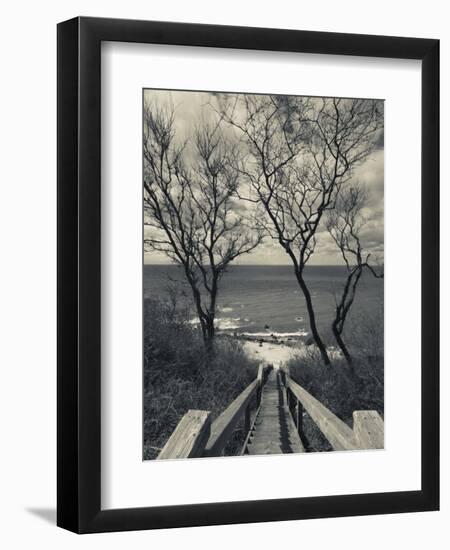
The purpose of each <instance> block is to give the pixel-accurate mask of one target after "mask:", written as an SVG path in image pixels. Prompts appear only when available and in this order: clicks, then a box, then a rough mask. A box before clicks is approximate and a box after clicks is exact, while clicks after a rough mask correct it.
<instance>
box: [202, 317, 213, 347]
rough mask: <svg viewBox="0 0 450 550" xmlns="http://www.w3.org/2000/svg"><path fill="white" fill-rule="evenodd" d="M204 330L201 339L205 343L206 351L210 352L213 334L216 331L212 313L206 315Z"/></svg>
mask: <svg viewBox="0 0 450 550" xmlns="http://www.w3.org/2000/svg"><path fill="white" fill-rule="evenodd" d="M205 325H206V326H205V332H204V334H203V341H204V343H205V348H206V351H207V352H208V353H212V352H213V350H214V336H215V333H216V329H215V326H214V317H213V316H212V315H208V316H207V317H206V323H205Z"/></svg>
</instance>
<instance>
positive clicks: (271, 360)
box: [242, 340, 301, 369]
mask: <svg viewBox="0 0 450 550" xmlns="http://www.w3.org/2000/svg"><path fill="white" fill-rule="evenodd" d="M242 344H243V347H244V350H245V352H246V353H247V354H248V355H249V356H250V357H251V358H252V359H257V360H258V361H261V362H263V363H266V364H269V365H273V366H274V367H275V368H276V369H278V368H280V367H281V365H282V364H283V363H286V362H287V361H289V359H292V358H293V357H295V356H296V355H299V353H301V350H300V348H298V347H295V348H294V347H291V346H287V345H286V344H277V343H272V342H262V343H261V344H260V343H259V342H256V341H249V340H246V341H244V342H243V343H242Z"/></svg>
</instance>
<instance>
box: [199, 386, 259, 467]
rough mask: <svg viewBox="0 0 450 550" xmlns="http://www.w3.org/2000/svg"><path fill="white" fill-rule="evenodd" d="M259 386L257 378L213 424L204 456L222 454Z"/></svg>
mask: <svg viewBox="0 0 450 550" xmlns="http://www.w3.org/2000/svg"><path fill="white" fill-rule="evenodd" d="M259 385H260V382H259V380H258V379H257V378H255V380H253V382H252V383H251V384H249V385H248V386H247V387H246V388H245V390H244V391H243V392H242V393H241V394H239V395H238V396H237V397H236V399H235V400H234V401H232V403H231V404H230V405H229V406H228V407H227V408H226V409H225V410H224V411H223V413H222V414H221V415H220V416H219V417H218V418H216V420H215V421H214V422H213V423H212V426H211V435H210V437H209V439H208V442H207V443H206V447H205V452H204V456H218V455H220V454H221V453H222V451H223V450H224V448H225V445H226V444H227V441H228V439H229V438H230V436H231V434H232V432H233V430H234V428H235V427H236V425H237V423H238V422H239V420H240V419H241V417H242V414H243V413H244V412H245V410H246V408H247V405H248V404H249V403H250V401H251V399H252V398H253V396H254V395H255V394H256V392H257V391H258V389H259Z"/></svg>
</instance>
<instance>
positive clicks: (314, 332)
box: [297, 273, 331, 365]
mask: <svg viewBox="0 0 450 550" xmlns="http://www.w3.org/2000/svg"><path fill="white" fill-rule="evenodd" d="M297 281H298V284H299V285H300V288H301V289H302V292H303V295H304V297H305V301H306V307H307V309H308V316H309V326H310V328H311V333H312V336H313V338H314V342H315V343H316V346H317V347H318V348H319V351H320V355H321V356H322V361H323V362H324V364H325V365H329V364H330V363H331V361H330V358H329V357H328V353H327V348H326V346H325V344H324V343H323V341H322V338H321V337H320V335H319V331H318V330H317V325H316V316H315V314H314V308H313V305H312V299H311V294H310V292H309V289H308V287H307V286H306V283H305V281H304V279H303V276H302V274H301V273H297Z"/></svg>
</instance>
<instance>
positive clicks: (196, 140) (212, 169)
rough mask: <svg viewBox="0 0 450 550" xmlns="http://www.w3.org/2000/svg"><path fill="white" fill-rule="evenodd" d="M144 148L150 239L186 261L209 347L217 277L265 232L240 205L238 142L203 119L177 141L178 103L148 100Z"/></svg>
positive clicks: (181, 262) (174, 258) (151, 245)
mask: <svg viewBox="0 0 450 550" xmlns="http://www.w3.org/2000/svg"><path fill="white" fill-rule="evenodd" d="M143 148H144V223H145V226H146V228H147V230H146V238H145V245H146V246H147V247H148V248H149V249H152V250H155V251H158V252H162V253H164V254H165V255H166V256H167V257H168V258H170V259H171V260H172V261H174V262H175V263H177V264H178V265H180V266H181V267H182V268H183V271H184V275H185V278H186V280H187V282H188V283H189V285H190V288H191V291H192V296H193V301H194V304H195V308H196V312H197V316H198V319H199V323H200V327H201V330H202V335H203V340H204V343H205V347H206V348H207V350H211V349H212V346H213V339H214V335H215V325H214V320H215V315H216V305H217V297H218V292H219V282H220V280H221V278H222V277H223V275H224V273H225V271H226V269H227V267H228V266H229V264H230V263H231V262H233V261H234V260H235V259H236V258H238V257H239V256H241V255H242V254H247V253H249V252H251V251H252V250H253V249H254V248H255V247H256V246H257V245H258V244H259V243H260V241H261V238H262V236H261V234H260V233H259V232H258V231H256V232H255V231H253V228H252V227H251V225H250V223H249V220H248V219H247V218H246V216H245V214H242V215H240V214H238V213H237V209H236V208H235V206H236V200H237V190H238V186H239V174H238V172H237V170H236V168H235V162H234V156H235V154H236V151H235V145H233V143H232V142H231V141H230V140H229V139H227V138H226V137H225V136H224V135H223V134H222V132H221V130H220V127H219V126H218V125H217V124H216V125H214V126H211V125H208V124H206V123H204V122H203V123H201V124H200V126H199V127H198V128H197V129H195V130H194V131H193V135H192V136H191V137H190V139H189V140H187V141H186V142H184V143H179V142H178V141H177V139H176V131H175V112H174V109H173V107H161V106H158V105H156V104H154V103H153V104H151V103H146V105H145V108H144V143H143Z"/></svg>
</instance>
